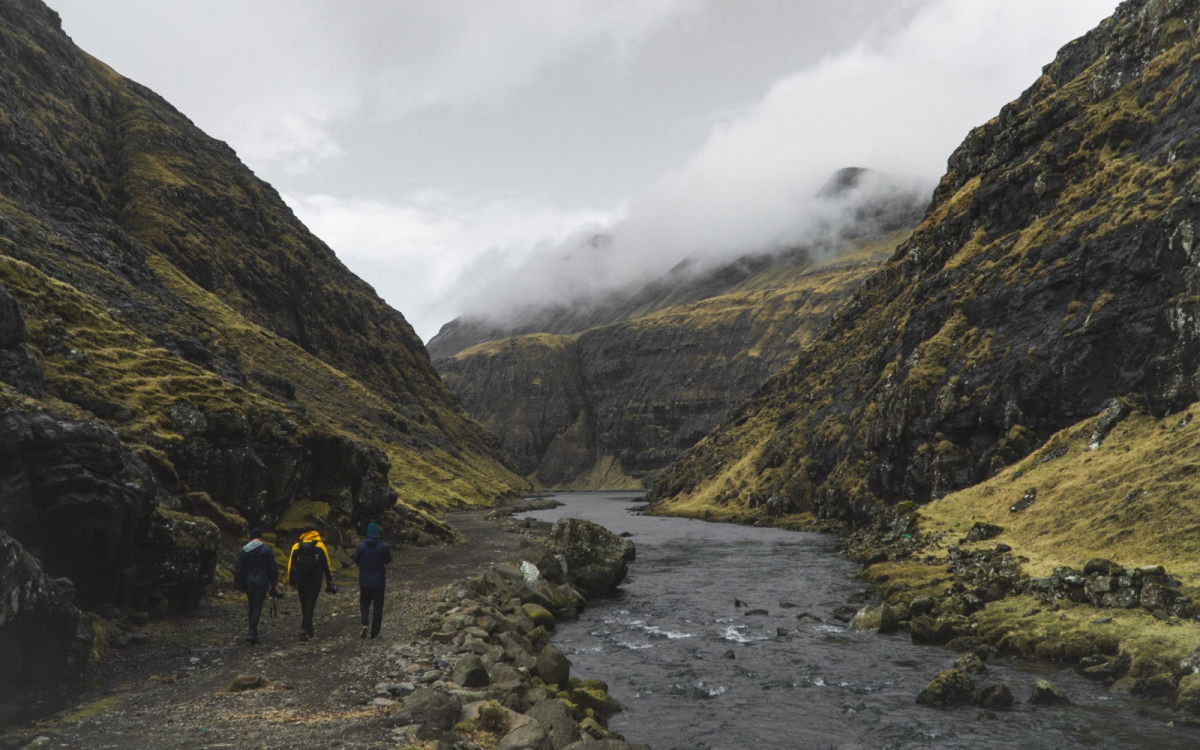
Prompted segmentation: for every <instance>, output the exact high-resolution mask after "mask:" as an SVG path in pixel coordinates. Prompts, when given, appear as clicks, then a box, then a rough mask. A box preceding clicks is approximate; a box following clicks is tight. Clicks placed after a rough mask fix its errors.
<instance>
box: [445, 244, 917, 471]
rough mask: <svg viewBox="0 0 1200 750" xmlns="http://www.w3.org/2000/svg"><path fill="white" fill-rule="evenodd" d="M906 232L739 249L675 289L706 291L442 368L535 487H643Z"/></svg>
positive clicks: (801, 341) (508, 343)
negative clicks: (815, 249) (763, 254)
mask: <svg viewBox="0 0 1200 750" xmlns="http://www.w3.org/2000/svg"><path fill="white" fill-rule="evenodd" d="M905 236H907V233H906V232H894V233H891V234H889V235H888V236H887V237H886V238H884V239H880V240H875V241H869V242H868V241H862V242H859V243H858V244H857V245H856V246H855V247H854V249H853V250H849V249H848V250H846V252H845V253H844V254H843V255H841V256H838V257H837V258H836V259H833V260H824V261H821V262H813V261H810V260H809V259H808V257H807V256H806V255H804V254H802V253H798V254H793V255H791V256H789V257H786V258H783V259H767V258H762V259H758V260H747V259H743V261H741V262H739V263H738V264H735V265H733V266H730V267H726V268H725V269H723V270H721V271H714V272H712V273H710V274H708V275H707V276H706V279H705V282H704V283H703V284H696V285H691V286H689V287H687V289H686V291H684V292H680V293H679V295H678V296H684V297H687V296H690V295H692V294H695V293H700V292H698V291H697V290H699V289H701V288H703V289H704V290H705V291H704V292H703V294H704V298H703V299H700V300H699V301H692V302H686V303H680V304H666V305H665V306H663V307H661V308H657V309H654V308H652V309H651V311H650V312H648V313H645V314H641V315H634V316H633V317H631V318H629V319H625V320H622V321H620V322H616V323H611V324H608V325H602V326H596V327H593V328H589V329H586V330H584V331H582V332H580V333H578V334H575V335H569V336H568V335H551V334H548V333H536V334H526V335H523V336H517V337H513V338H506V339H502V340H499V341H493V342H488V343H484V344H480V345H477V346H474V347H472V348H469V349H467V350H465V351H462V352H460V353H458V354H456V355H455V356H453V357H450V358H447V359H441V360H438V361H437V363H436V364H437V367H438V370H439V372H441V374H442V377H443V378H444V379H445V381H446V383H447V385H449V386H450V387H451V388H452V389H453V390H454V391H455V392H456V393H457V394H458V395H459V397H460V398H461V399H462V403H463V406H464V407H466V409H467V411H468V412H469V413H471V414H472V415H473V416H474V417H475V418H476V419H479V420H480V421H481V422H483V423H484V424H485V425H487V426H488V427H489V428H491V429H492V431H493V432H495V433H496V434H497V435H498V436H499V438H500V441H501V445H502V446H503V447H504V449H505V450H506V451H507V452H508V454H509V455H510V456H512V459H513V461H514V463H515V464H516V467H517V470H518V471H519V472H521V473H522V474H524V475H526V476H528V477H530V478H531V479H532V480H533V481H534V482H536V483H537V484H538V485H540V486H545V487H564V486H570V487H581V488H605V489H613V488H640V487H642V486H643V482H644V481H646V480H647V479H648V478H650V477H652V476H653V475H654V474H655V473H656V472H658V471H659V470H661V469H662V468H663V467H665V466H667V465H669V464H670V463H672V462H673V461H675V460H676V459H678V458H679V457H680V456H681V455H682V454H683V452H684V451H686V450H687V449H688V448H690V447H691V446H692V445H693V444H695V443H696V441H698V440H699V439H700V438H701V437H703V435H705V434H706V433H707V432H708V431H709V430H710V429H712V427H714V426H715V425H716V424H718V423H719V422H720V420H721V419H722V418H723V416H724V414H725V413H726V411H727V410H728V409H729V408H730V407H731V406H732V405H733V404H735V403H737V401H739V400H741V399H742V398H745V397H746V396H747V395H749V394H750V393H752V392H753V391H754V389H755V388H757V387H758V386H759V385H760V384H761V383H762V382H763V381H764V380H765V379H766V378H767V377H768V376H769V375H771V374H772V373H773V372H774V371H775V370H777V369H778V368H779V367H780V366H781V365H782V364H783V363H785V362H786V361H788V360H789V359H790V358H791V357H793V356H794V355H795V354H796V353H797V352H798V351H799V350H800V349H801V348H802V347H803V346H804V345H806V344H807V343H809V342H810V341H811V340H812V339H813V338H814V337H815V336H816V335H817V334H818V333H820V331H821V330H822V329H823V328H824V326H825V325H826V324H827V323H828V321H829V318H830V315H831V314H832V312H833V310H834V309H836V307H837V306H838V305H839V304H840V303H841V302H842V301H844V299H845V298H846V296H847V295H848V294H849V293H850V292H851V291H852V290H853V289H854V288H855V287H856V286H857V284H858V283H860V282H861V281H862V280H863V279H864V278H866V277H867V276H868V275H869V274H870V273H871V272H872V271H874V270H875V269H876V268H878V267H879V264H880V263H882V262H883V260H884V259H885V258H886V257H887V256H888V255H889V254H890V252H891V251H892V250H894V249H895V246H896V244H897V243H898V242H899V241H900V240H901V239H903V238H904V237H905ZM751 269H753V270H751ZM720 278H723V279H724V286H719V285H718V282H717V279H720ZM651 286H652V287H654V289H655V290H658V291H657V292H653V293H652V292H651V291H646V290H642V291H641V292H638V293H635V294H631V295H629V297H630V298H633V297H638V298H646V299H648V298H650V297H652V296H653V297H654V298H655V299H657V300H663V299H671V296H670V295H664V294H662V293H661V292H662V290H663V289H665V288H666V287H667V286H669V285H668V283H667V282H666V280H660V281H659V282H656V283H655V284H652V285H651ZM627 313H628V310H625V309H619V310H609V311H608V313H607V314H610V315H613V316H624V315H626V314H627ZM594 314H595V313H594Z"/></svg>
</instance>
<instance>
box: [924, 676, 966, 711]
mask: <svg viewBox="0 0 1200 750" xmlns="http://www.w3.org/2000/svg"><path fill="white" fill-rule="evenodd" d="M974 696H975V682H974V681H973V680H972V679H971V678H970V677H968V676H967V673H966V672H964V671H962V670H961V669H946V670H943V671H941V672H939V673H938V675H937V676H936V677H934V678H933V679H932V680H930V681H929V684H928V685H926V686H925V688H924V689H923V690H921V692H920V693H919V694H918V695H917V704H918V705H921V706H932V707H935V708H945V707H947V706H960V705H967V704H970V703H971V702H972V701H973V698H974Z"/></svg>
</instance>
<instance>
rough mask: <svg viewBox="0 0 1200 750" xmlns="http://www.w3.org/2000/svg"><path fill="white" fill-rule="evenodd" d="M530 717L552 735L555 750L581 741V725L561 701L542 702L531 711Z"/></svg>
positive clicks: (551, 740)
mask: <svg viewBox="0 0 1200 750" xmlns="http://www.w3.org/2000/svg"><path fill="white" fill-rule="evenodd" d="M528 715H529V716H530V717H532V718H534V719H536V720H537V722H538V723H539V724H541V725H542V726H543V727H544V728H545V729H546V733H547V734H549V735H550V742H551V743H552V744H553V745H554V750H562V748H564V747H566V746H567V745H570V744H571V743H573V742H578V741H579V725H578V724H576V723H575V719H574V718H572V716H571V709H569V708H567V706H566V704H565V703H563V702H562V701H559V700H548V701H542V702H541V703H539V704H537V705H536V706H534V707H533V708H531V709H529V711H528Z"/></svg>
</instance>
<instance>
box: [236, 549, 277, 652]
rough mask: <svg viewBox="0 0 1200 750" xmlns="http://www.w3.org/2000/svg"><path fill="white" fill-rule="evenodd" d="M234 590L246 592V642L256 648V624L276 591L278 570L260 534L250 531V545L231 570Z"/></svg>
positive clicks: (273, 552) (242, 552)
mask: <svg viewBox="0 0 1200 750" xmlns="http://www.w3.org/2000/svg"><path fill="white" fill-rule="evenodd" d="M233 587H234V588H235V589H236V590H237V591H238V592H242V591H245V592H246V602H247V604H248V605H249V607H250V612H249V615H250V630H249V633H248V634H247V635H246V640H247V641H248V642H249V643H250V644H251V645H257V644H258V621H259V619H260V618H261V617H262V609H263V602H264V601H266V598H267V594H268V593H269V592H275V591H278V589H279V566H278V565H276V564H275V551H274V550H272V549H271V546H270V545H268V544H263V540H262V532H261V531H259V530H258V529H251V530H250V542H249V543H248V544H247V545H246V546H245V547H242V551H241V553H239V554H238V559H237V565H235V566H234V568H233Z"/></svg>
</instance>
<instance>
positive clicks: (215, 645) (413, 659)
mask: <svg viewBox="0 0 1200 750" xmlns="http://www.w3.org/2000/svg"><path fill="white" fill-rule="evenodd" d="M447 520H448V521H449V522H450V524H451V525H452V526H453V527H454V528H455V530H457V531H458V532H459V533H460V534H462V535H463V536H464V541H463V543H462V544H460V545H458V546H454V547H426V548H414V547H402V548H400V549H398V550H396V560H395V561H394V562H393V563H392V565H391V566H389V570H388V592H387V599H386V602H385V606H384V621H383V631H382V634H381V637H380V638H379V639H378V640H369V639H368V640H361V639H360V638H359V632H360V624H359V615H358V589H357V586H356V583H355V580H354V579H352V578H347V579H345V580H340V581H339V582H338V585H339V587H340V589H341V590H340V592H339V593H337V594H332V595H331V594H325V593H322V594H321V597H320V599H319V600H318V602H317V615H318V617H317V620H316V631H317V637H316V639H315V640H313V641H312V642H310V643H304V644H302V643H299V642H298V639H297V637H296V635H297V629H298V627H299V620H300V612H299V606H298V603H297V602H296V600H295V595H294V594H290V593H289V596H288V597H287V598H286V599H283V600H280V602H279V606H278V610H279V616H278V619H274V620H272V619H269V617H268V616H267V614H265V613H264V616H263V624H262V626H260V635H261V637H262V645H259V646H250V645H248V644H246V643H245V641H244V640H243V637H244V635H245V617H246V614H245V600H244V599H243V598H241V597H235V596H234V595H233V593H232V591H231V590H230V589H229V588H228V587H226V588H225V589H224V590H219V589H218V593H217V594H216V595H215V596H211V597H209V598H207V599H206V600H205V602H204V603H203V604H202V605H201V607H200V609H199V610H198V611H197V612H196V613H195V614H194V615H192V616H189V617H187V618H184V619H180V620H176V621H172V622H167V623H162V624H157V625H152V626H151V627H150V628H148V631H147V632H149V633H150V635H151V640H150V643H148V644H146V645H142V646H131V647H129V648H127V649H124V650H114V651H113V652H111V653H110V655H109V656H108V657H106V658H105V660H104V662H103V663H102V664H101V665H100V668H99V669H98V670H97V671H98V678H99V684H98V686H97V687H96V688H95V689H93V690H91V691H89V692H88V693H86V694H85V695H83V696H81V697H80V698H79V699H78V700H77V701H76V702H75V707H74V708H73V709H71V710H70V711H66V712H64V713H63V714H62V715H60V717H58V718H56V719H52V720H49V721H45V722H42V724H40V725H39V726H38V727H37V728H36V729H33V728H30V729H27V730H21V731H19V732H18V733H16V734H10V735H8V736H7V737H6V738H5V740H4V741H3V742H0V747H5V746H6V747H21V746H23V745H25V744H26V743H27V742H28V741H29V740H31V739H33V738H35V737H37V738H39V739H38V743H39V744H37V745H36V746H40V747H52V748H58V747H71V748H120V749H122V750H125V749H128V750H148V749H149V748H160V747H186V748H288V747H311V748H324V747H343V748H360V747H361V748H367V747H394V746H395V740H394V739H392V738H391V737H390V735H389V730H388V727H387V726H386V725H385V721H384V720H385V718H386V716H387V715H388V714H389V713H390V712H391V711H392V710H394V709H390V708H388V707H386V706H377V705H373V701H374V700H375V698H376V685H377V684H378V683H380V682H396V681H397V679H399V678H400V677H402V676H403V675H402V670H403V669H404V667H405V666H410V665H412V664H422V660H424V659H429V658H432V654H433V653H434V652H433V651H432V650H431V649H430V648H429V647H428V644H424V643H422V642H420V641H418V640H417V639H416V637H415V636H414V635H413V631H414V630H415V629H416V628H417V627H418V626H419V625H420V624H421V623H422V621H423V620H424V618H425V611H426V610H428V608H429V606H430V604H431V594H432V592H434V591H435V590H437V589H439V588H440V587H442V586H445V585H446V584H448V583H450V582H451V581H454V580H457V579H460V578H464V577H466V576H470V575H473V574H475V573H478V572H480V570H481V569H483V568H485V567H486V566H487V565H488V564H489V563H492V562H496V561H499V560H503V559H506V558H509V557H512V556H513V555H515V554H516V551H517V548H518V545H519V542H520V537H519V536H518V535H516V534H512V533H507V532H505V531H504V530H503V528H502V523H501V522H499V521H494V520H487V519H485V518H484V517H483V513H482V512H471V513H458V514H452V515H451V516H449V517H448V518H447ZM401 649H403V653H402V654H400V653H399V652H400V651H401ZM389 650H390V651H391V652H392V654H393V658H392V659H391V660H389V659H388V652H389ZM428 666H431V664H430V665H428ZM412 668H413V669H416V667H412ZM426 668H427V667H426ZM244 674H249V675H262V676H263V677H265V678H266V679H267V680H269V681H270V683H271V684H272V686H273V687H272V688H271V689H264V690H251V691H246V692H234V693H231V692H226V691H225V689H226V687H227V686H228V685H229V684H230V682H232V681H233V679H234V678H235V677H237V676H238V675H244Z"/></svg>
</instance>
